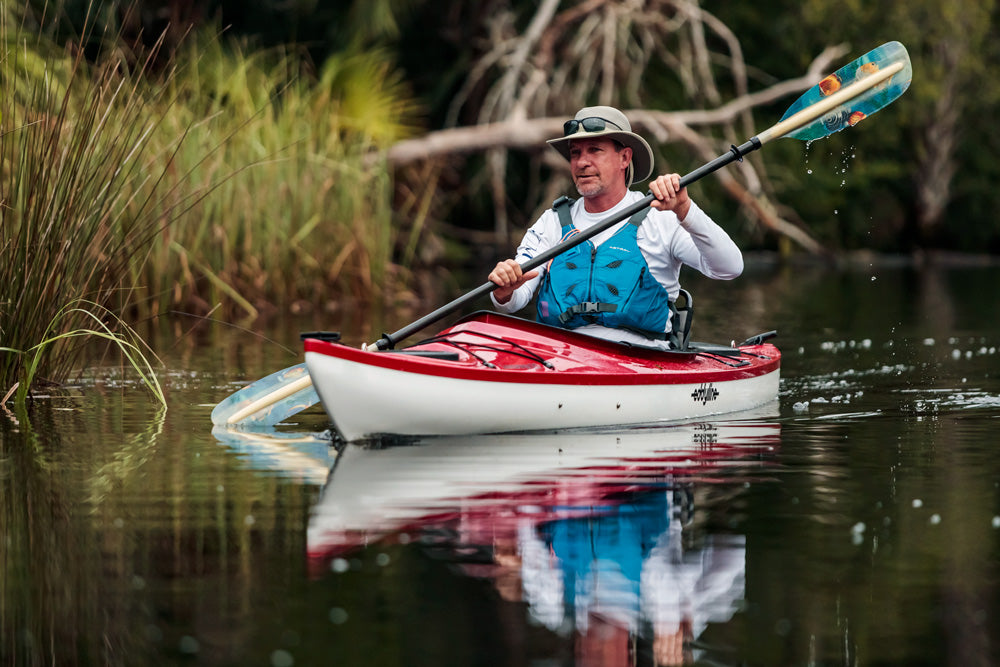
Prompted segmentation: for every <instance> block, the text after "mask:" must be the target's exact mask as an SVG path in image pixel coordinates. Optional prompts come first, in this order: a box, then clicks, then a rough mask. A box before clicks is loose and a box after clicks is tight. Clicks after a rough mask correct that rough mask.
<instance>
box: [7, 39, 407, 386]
mask: <svg viewBox="0 0 1000 667" xmlns="http://www.w3.org/2000/svg"><path fill="white" fill-rule="evenodd" d="M43 32H44V31H40V32H39V34H42V33H43ZM0 33H2V38H0V44H2V48H3V53H2V54H0V114H2V115H0V137H2V143H0V216H2V218H0V222H2V229H0V253H2V256H3V258H4V261H3V263H2V264H0V347H2V348H4V349H3V350H0V388H3V387H7V386H10V385H11V384H13V383H14V382H16V381H17V380H18V379H24V380H27V383H30V382H31V380H32V378H34V377H45V378H50V379H53V380H60V379H61V378H62V377H64V376H65V375H66V374H67V372H68V370H69V369H70V368H72V367H73V364H74V363H75V362H76V361H77V360H78V355H79V349H80V346H79V345H74V344H73V342H72V340H73V337H68V336H65V335H64V334H66V333H68V332H70V331H74V330H81V331H82V330H86V329H87V328H88V327H89V326H90V323H89V322H88V321H87V317H86V315H85V311H86V309H85V308H79V307H72V308H67V306H69V305H70V304H74V305H76V306H78V305H79V304H81V303H85V302H86V303H90V304H94V308H93V310H94V311H95V312H99V313H100V314H101V315H100V316H101V317H102V318H103V320H104V321H106V322H109V323H110V322H116V326H118V327H120V328H122V330H124V324H123V323H122V320H121V319H120V318H121V317H123V316H131V317H132V318H137V317H147V316H156V315H161V314H164V313H167V312H169V311H171V310H174V309H180V310H193V311H196V312H210V311H211V312H213V313H215V315H214V316H215V317H231V316H249V317H256V316H257V315H259V314H260V311H261V309H262V308H267V309H273V310H278V311H284V310H287V309H288V308H289V307H290V306H291V305H292V304H295V303H307V304H311V305H320V306H322V305H324V304H325V303H326V302H331V301H334V300H336V299H339V298H342V297H352V298H354V299H355V300H357V301H362V302H366V301H369V302H370V301H371V300H373V299H376V300H377V299H380V298H381V297H383V296H384V295H385V294H387V293H390V290H391V288H392V282H393V280H394V279H395V278H394V276H396V275H397V274H398V273H399V271H397V268H398V267H395V266H394V265H393V263H392V248H393V244H394V240H395V234H394V231H393V227H392V222H393V220H392V212H391V200H392V193H391V183H390V179H389V176H388V174H387V170H386V168H385V165H384V164H383V163H382V162H381V161H380V158H379V157H378V156H379V155H381V154H382V151H381V149H382V148H385V147H387V146H388V145H389V144H391V143H392V142H393V141H396V140H398V139H399V138H401V137H403V136H406V135H407V133H408V132H409V128H408V126H407V123H406V119H407V118H409V117H410V116H411V115H412V113H413V108H412V104H411V103H410V102H409V97H408V96H407V93H406V89H405V86H404V85H403V83H402V80H401V77H400V76H399V74H398V73H397V72H396V71H395V70H394V68H393V67H392V65H391V62H390V60H389V58H388V57H387V56H386V55H385V54H383V53H381V52H377V51H376V52H365V53H350V54H344V55H342V56H340V57H335V58H331V59H330V60H329V61H327V62H326V63H325V64H324V65H323V66H322V67H321V68H320V70H319V71H318V72H316V73H314V74H313V73H311V71H310V69H309V67H308V63H307V62H306V61H304V60H303V59H302V58H301V57H299V56H298V55H297V54H296V53H295V52H294V51H252V50H248V49H247V48H246V47H245V46H243V45H241V44H239V43H238V42H235V41H232V40H223V39H221V38H219V37H218V36H216V35H214V34H209V33H203V34H195V35H193V36H191V37H190V38H189V39H188V41H187V42H186V43H184V44H182V45H181V46H180V47H179V48H177V49H176V50H175V51H173V52H172V55H171V56H170V57H169V58H166V57H164V54H162V53H159V52H158V51H157V50H156V49H155V48H154V49H153V50H152V51H151V52H150V53H148V54H146V57H145V58H144V59H137V58H136V57H135V54H134V52H131V51H128V50H124V49H119V48H117V41H116V40H115V39H114V38H112V39H110V40H106V45H105V48H104V50H103V52H102V55H101V56H100V57H99V58H98V59H97V61H96V62H88V61H87V60H85V59H84V57H83V55H82V53H83V51H82V50H81V49H76V50H75V51H73V50H62V49H57V48H55V46H54V45H51V44H46V43H45V42H44V39H43V38H42V37H40V36H39V34H34V35H29V34H27V32H26V31H24V30H23V29H21V28H20V27H19V24H18V25H15V26H14V27H13V28H12V23H11V22H10V21H4V22H3V25H2V26H0ZM91 37H92V36H91ZM86 39H88V37H84V38H81V40H80V41H81V42H83V41H86ZM91 41H92V40H91ZM119 41H120V40H119ZM67 53H75V54H76V55H74V56H70V55H67ZM220 306H221V309H219V307H220ZM57 314H60V316H59V317H56V315H57ZM116 317H117V318H118V319H115V318H116ZM53 322H58V328H57V329H55V330H54V329H53V328H52V323H53ZM122 340H123V341H124V340H127V337H126V336H123V337H122ZM43 342H45V344H44V345H39V344H40V343H43ZM125 347H127V346H125V345H123V346H122V349H123V350H124V349H125ZM29 351H31V352H30V354H29ZM30 355H36V356H31V362H30V363H26V361H25V360H26V359H27V358H28V357H29V356H30ZM28 369H30V371H31V375H32V377H25V376H24V373H25V371H26V370H28ZM25 390H26V388H25V387H22V392H23V391H25Z"/></svg>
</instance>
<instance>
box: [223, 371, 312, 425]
mask: <svg viewBox="0 0 1000 667" xmlns="http://www.w3.org/2000/svg"><path fill="white" fill-rule="evenodd" d="M317 403H319V396H318V395H317V394H316V390H315V389H314V388H313V385H312V379H311V378H310V377H309V371H308V370H307V369H306V365H305V364H297V365H295V366H290V367H289V368H285V369H282V370H280V371H278V372H277V373H272V374H271V375H268V376H267V377H265V378H262V379H260V380H257V381H256V382H254V383H253V384H250V385H247V386H246V387H243V388H242V389H240V390H239V391H237V392H235V393H233V394H232V395H231V396H229V397H228V398H226V399H225V400H223V401H222V402H221V403H219V404H218V405H216V406H215V409H213V410H212V423H213V424H214V425H216V426H241V427H246V426H251V427H253V426H274V425H275V424H278V423H280V422H282V421H284V420H285V419H287V418H288V417H291V416H292V415H294V414H296V413H298V412H301V411H303V410H305V409H306V408H308V407H311V406H313V405H316V404H317Z"/></svg>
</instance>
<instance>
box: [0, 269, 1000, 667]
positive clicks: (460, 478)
mask: <svg viewBox="0 0 1000 667" xmlns="http://www.w3.org/2000/svg"><path fill="white" fill-rule="evenodd" d="M998 279H1000V269H998V268H997V267H989V266H986V267H963V268H952V269H942V268H928V269H923V270H919V271H918V270H915V269H911V268H906V267H895V268H893V267H884V266H882V267H871V266H863V267H860V268H855V269H852V270H849V271H843V272H832V271H827V270H823V269H818V268H817V269H814V270H806V269H803V268H802V267H798V268H795V269H770V268H767V267H762V268H758V269H755V270H751V271H749V272H748V274H747V275H746V276H745V277H743V278H741V279H740V280H739V281H737V282H736V283H710V282H708V281H698V280H695V279H693V278H689V279H688V280H687V281H686V285H685V286H686V287H688V288H689V289H691V290H692V291H693V293H694V295H695V307H696V312H697V315H696V320H695V338H696V339H700V340H715V341H728V340H730V339H732V338H739V339H742V338H745V337H746V336H748V335H751V334H754V333H758V332H760V331H765V330H768V329H772V328H774V329H778V331H779V337H778V339H777V340H776V342H777V343H778V344H779V345H780V346H781V348H782V350H783V352H784V360H783V362H784V363H783V367H782V376H783V379H782V386H781V395H780V400H779V402H778V403H777V404H776V405H771V406H764V407H763V408H762V409H761V410H758V411H756V412H755V413H754V414H752V415H742V416H740V419H730V420H725V421H716V422H703V423H697V424H688V425H679V426H671V427H657V428H648V429H639V430H630V431H625V432H602V431H581V432H573V433H561V434H550V435H537V436H531V437H512V436H484V437H479V438H448V439H435V440H427V441H422V442H417V443H413V444H410V445H408V446H396V447H392V446H383V447H380V448H374V447H356V446H347V447H343V446H341V447H339V448H334V447H331V445H330V440H329V434H328V433H327V432H326V426H327V425H326V420H325V418H324V416H323V414H322V413H321V412H319V411H310V412H307V413H303V414H302V415H300V416H299V417H298V418H297V419H296V422H295V423H294V424H291V425H287V426H282V427H279V428H278V429H276V430H274V431H273V432H271V433H269V434H264V435H261V436H257V437H250V436H237V435H231V434H229V435H227V434H213V433H212V430H211V425H210V422H209V417H208V416H209V413H210V411H211V408H212V406H213V405H214V404H215V403H216V402H217V401H218V400H220V399H221V398H223V397H224V396H225V395H227V394H228V393H230V392H231V391H233V390H234V389H236V388H237V387H239V386H240V383H241V382H244V381H246V380H249V379H255V378H257V377H262V376H264V375H266V374H268V373H270V372H271V371H274V370H276V369H278V368H281V367H283V366H289V365H292V364H294V363H296V362H297V361H298V360H299V359H298V358H296V357H295V356H293V355H289V354H288V353H286V352H284V351H282V350H281V349H280V348H278V347H277V346H275V345H273V344H271V343H268V342H267V341H266V340H263V339H250V338H248V337H247V336H244V335H241V334H240V333H239V332H238V331H236V330H233V329H229V328H218V329H210V328H205V327H200V328H197V329H195V330H193V331H189V329H190V328H191V326H192V323H189V322H177V323H173V324H172V328H171V330H170V331H166V332H163V334H162V335H161V336H160V337H159V339H158V340H157V341H155V345H156V349H157V351H158V353H159V354H160V355H161V357H162V358H163V359H164V360H165V361H166V363H167V368H168V369H169V370H167V371H164V372H163V374H162V379H163V381H164V383H165V385H166V391H167V394H168V399H169V409H167V410H165V411H164V410H162V409H161V408H159V407H158V406H157V405H156V403H155V402H154V401H153V400H152V399H151V398H150V397H149V396H147V395H146V394H145V393H144V392H143V391H142V389H141V388H139V387H137V386H136V385H135V384H134V382H133V381H131V380H129V379H127V378H126V379H125V380H123V381H115V380H114V378H111V379H107V380H101V381H93V380H87V379H84V380H81V381H80V382H79V383H77V384H76V385H75V386H72V387H69V388H66V389H64V390H60V391H59V392H53V393H52V394H51V395H50V396H48V397H38V398H37V399H36V400H35V402H34V404H33V406H32V409H31V411H30V413H28V414H25V413H23V412H21V413H17V412H3V413H0V531H2V533H0V557H2V562H3V569H2V571H0V572H2V575H0V662H2V663H3V664H14V665H35V664H59V665H74V664H80V665H103V664H113V665H137V664H150V665H175V664H205V665H249V664H256V665H275V666H280V665H285V666H288V665H316V664H343V665H569V664H581V665H582V664H595V665H597V664H599V665H616V664H622V665H625V664H642V665H653V664H682V663H690V662H699V663H700V664H726V665H729V664H748V665H786V664H788V665H792V664H795V665H798V664H801V665H807V664H815V665H841V664H850V665H853V664H894V665H914V664H927V665H946V664H947V665H959V664H960V665H977V664H983V665H987V664H996V663H997V662H998V659H1000V649H998V646H997V644H998V642H1000V608H998V607H1000V605H998V600H1000V590H998V587H1000V565H998V563H1000V457H998V456H997V455H996V453H995V452H994V448H995V441H996V434H997V432H998V428H997V419H998V417H1000V381H998V372H1000V371H998V368H1000V364H998V354H1000V353H998V351H997V348H1000V329H998V325H997V321H996V318H995V315H994V314H993V313H994V312H995V297H994V295H993V294H994V288H993V286H994V285H996V284H997V282H998ZM406 321H407V320H401V321H399V322H389V323H388V326H386V327H385V328H386V329H394V328H395V325H400V326H401V325H402V324H405V323H406ZM299 328H301V329H315V328H316V326H315V323H307V324H303V325H302V326H301V327H299ZM268 335H269V336H270V337H271V338H274V339H277V340H280V341H281V342H282V343H284V344H286V345H288V346H291V347H294V346H295V344H296V342H297V341H296V340H295V330H291V331H285V330H275V331H271V332H268ZM386 409H391V396H387V397H386ZM331 470H332V472H331Z"/></svg>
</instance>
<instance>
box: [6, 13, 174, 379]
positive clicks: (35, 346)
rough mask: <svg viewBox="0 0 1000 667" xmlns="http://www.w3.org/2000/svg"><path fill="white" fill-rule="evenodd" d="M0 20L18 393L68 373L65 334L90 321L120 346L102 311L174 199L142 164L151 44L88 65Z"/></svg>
mask: <svg viewBox="0 0 1000 667" xmlns="http://www.w3.org/2000/svg"><path fill="white" fill-rule="evenodd" d="M0 16H2V18H0V21H2V23H0V48H3V53H2V54H0V114H2V116H0V257H2V258H3V261H2V262H0V344H2V346H3V348H4V349H3V350H2V351H0V383H2V384H0V386H4V387H6V386H7V385H9V384H11V383H13V382H17V381H19V380H20V382H21V383H22V387H21V392H20V395H21V396H22V397H23V396H24V394H25V392H26V390H27V387H28V386H29V385H30V384H31V383H32V382H34V381H36V380H37V379H39V378H42V377H47V378H51V379H54V380H58V379H61V377H62V376H64V375H65V374H66V373H67V371H68V369H70V368H71V367H72V366H73V364H74V362H75V361H76V358H77V355H78V354H79V351H80V350H81V346H80V345H79V343H78V341H77V337H76V336H75V335H72V334H73V333H74V332H84V331H95V330H96V329H95V328H94V327H93V326H92V325H93V322H94V320H95V319H97V320H98V321H100V322H102V325H101V326H99V327H98V329H100V330H101V331H102V332H104V333H108V334H110V337H111V339H112V341H113V342H115V343H122V342H124V340H125V338H124V337H119V336H118V335H117V333H118V332H117V331H116V329H115V327H116V326H117V324H118V323H119V322H120V320H116V318H115V317H114V316H113V315H114V313H117V312H120V311H121V309H122V307H123V305H124V304H126V303H127V302H128V300H129V298H130V295H131V290H132V286H131V283H130V281H128V280H127V278H128V276H129V271H130V267H131V265H132V263H133V262H134V261H135V258H136V257H137V255H141V253H142V252H143V249H144V248H145V247H147V246H148V244H149V242H150V240H151V239H152V238H153V237H154V236H155V235H156V233H157V231H158V229H160V228H161V227H162V226H163V225H164V224H166V222H167V221H168V220H169V216H171V215H172V214H173V213H174V212H175V211H176V210H177V207H178V206H182V205H183V203H184V196H183V195H182V194H181V193H180V192H178V191H177V190H175V189H171V188H170V187H164V183H163V181H162V179H161V177H162V173H163V170H162V168H161V169H160V170H159V171H158V170H157V169H156V168H155V166H152V165H150V163H149V157H150V156H149V153H148V147H149V139H150V137H151V136H152V134H153V133H154V132H155V130H156V129H157V125H158V123H159V122H161V121H162V118H163V111H162V110H160V111H159V112H158V111H157V110H156V109H153V108H151V106H150V100H156V99H157V94H156V92H155V91H154V90H152V89H151V88H150V87H149V86H148V85H147V82H146V73H147V68H148V66H149V65H150V63H151V62H152V56H153V55H155V50H154V52H152V53H151V54H150V58H147V59H146V60H144V61H139V62H137V63H132V62H128V61H126V60H124V59H123V58H121V57H120V54H119V53H116V52H110V53H108V54H107V55H106V56H105V57H104V58H103V60H102V62H100V63H99V64H97V65H95V66H91V65H90V64H89V63H87V62H86V61H85V60H84V58H83V56H82V54H81V51H80V50H78V51H77V55H75V56H65V55H64V54H63V52H62V51H60V50H57V49H56V48H55V46H54V45H52V44H47V43H45V41H44V40H43V39H42V38H40V37H38V36H37V35H32V34H30V33H28V32H27V31H25V30H24V29H23V28H22V25H23V24H21V23H19V22H18V23H15V21H17V20H18V16H17V15H16V12H13V11H11V10H10V6H9V5H7V6H5V7H4V13H3V14H2V15H0ZM161 162H163V163H164V164H165V161H163V160H161ZM84 303H86V304H88V306H92V307H90V308H81V307H80V305H81V304H84ZM108 315H111V317H108ZM124 333H125V335H127V333H128V332H127V330H125V331H124Z"/></svg>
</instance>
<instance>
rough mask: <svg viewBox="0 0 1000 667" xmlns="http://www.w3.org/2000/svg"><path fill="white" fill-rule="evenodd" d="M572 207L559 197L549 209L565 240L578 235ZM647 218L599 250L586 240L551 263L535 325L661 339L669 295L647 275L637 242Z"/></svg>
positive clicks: (637, 219)
mask: <svg viewBox="0 0 1000 667" xmlns="http://www.w3.org/2000/svg"><path fill="white" fill-rule="evenodd" d="M572 203H573V200H572V199H569V198H568V197H560V198H559V199H557V200H556V202H555V203H554V204H553V206H552V208H553V210H555V212H556V213H557V214H558V215H559V222H560V224H561V225H562V238H563V240H565V239H567V238H569V237H571V236H575V235H576V234H579V230H577V228H576V226H574V225H573V219H572V217H571V216H570V212H569V209H570V205H571V204H572ZM647 213H649V207H646V208H644V209H642V210H641V211H639V212H638V213H636V214H635V215H633V216H632V217H631V218H629V221H628V224H626V225H623V226H622V227H621V229H619V230H618V231H617V232H615V233H614V235H613V236H611V238H609V239H607V240H606V241H605V242H604V243H602V244H601V245H599V246H595V245H594V243H593V242H592V241H590V240H587V241H586V242H584V243H581V244H579V245H577V246H574V247H573V248H570V249H569V250H567V251H566V252H564V253H562V254H561V255H558V256H557V257H555V258H554V259H553V260H552V261H551V262H550V263H549V267H548V270H547V271H546V272H545V277H544V278H543V280H542V285H541V287H540V288H539V291H538V299H537V302H536V308H537V310H538V321H539V322H544V323H545V324H551V325H554V326H559V327H564V328H566V329H575V328H577V327H582V326H584V325H586V324H600V325H603V326H606V327H612V328H620V329H630V330H632V331H636V332H638V333H640V334H642V335H644V336H646V337H648V338H657V339H661V340H662V339H664V338H665V335H664V330H665V329H666V325H667V321H668V320H669V319H670V295H669V293H668V292H667V290H666V289H665V288H664V287H663V285H661V284H660V283H659V282H658V281H657V280H656V278H654V277H653V276H652V275H650V273H649V266H648V265H647V264H646V258H645V257H643V256H642V251H641V250H639V244H638V242H637V241H636V232H638V230H639V225H641V224H642V221H643V219H644V218H645V217H646V214H647Z"/></svg>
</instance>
